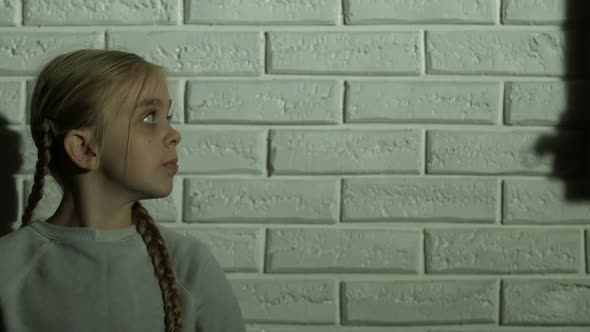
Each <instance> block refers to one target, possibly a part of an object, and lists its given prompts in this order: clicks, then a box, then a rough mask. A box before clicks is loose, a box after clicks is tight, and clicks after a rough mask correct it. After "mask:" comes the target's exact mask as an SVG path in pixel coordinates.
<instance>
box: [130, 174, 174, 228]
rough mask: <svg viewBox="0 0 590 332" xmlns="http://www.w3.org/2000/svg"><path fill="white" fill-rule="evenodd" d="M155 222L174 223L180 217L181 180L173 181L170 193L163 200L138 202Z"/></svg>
mask: <svg viewBox="0 0 590 332" xmlns="http://www.w3.org/2000/svg"><path fill="white" fill-rule="evenodd" d="M140 202H141V204H142V205H143V206H144V207H145V208H146V210H148V212H149V213H150V215H151V216H152V218H154V220H155V221H157V222H165V223H172V222H176V220H177V219H178V218H179V215H180V211H181V210H180V209H181V204H182V179H181V178H180V177H175V178H174V179H173V188H172V193H170V195H168V196H167V197H164V198H159V199H146V200H142V201H140Z"/></svg>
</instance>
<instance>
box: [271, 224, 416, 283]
mask: <svg viewBox="0 0 590 332" xmlns="http://www.w3.org/2000/svg"><path fill="white" fill-rule="evenodd" d="M421 243H422V240H421V234H420V232H419V231H415V230H399V229H397V230H385V229H317V228H313V229H271V230H270V231H269V234H268V243H267V253H266V258H267V259H266V262H267V264H268V265H267V272H307V273H319V272H345V273H355V272H373V273H378V272H391V273H418V270H419V267H418V264H419V263H420V261H421V258H420V256H421V246H422V245H421Z"/></svg>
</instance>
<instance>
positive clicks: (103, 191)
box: [0, 49, 245, 332]
mask: <svg viewBox="0 0 590 332" xmlns="http://www.w3.org/2000/svg"><path fill="white" fill-rule="evenodd" d="M173 102H180V101H172V100H171V98H170V94H169V91H168V88H167V83H166V72H165V70H164V68H163V67H161V66H158V65H156V64H153V63H150V62H148V61H146V60H145V59H143V58H142V57H140V56H138V55H136V54H133V53H129V52H124V51H120V50H98V49H82V50H76V51H71V52H68V53H65V54H62V55H59V56H57V57H55V58H54V59H52V60H51V61H49V62H48V63H47V64H46V65H45V66H44V67H43V68H42V70H41V71H40V72H39V75H38V76H37V78H36V81H35V87H34V90H33V93H32V96H31V102H30V105H31V106H30V129H31V135H32V138H33V141H34V142H35V145H36V147H37V149H38V160H37V163H36V167H35V173H34V178H33V179H34V183H33V186H32V189H31V192H30V195H29V196H28V199H27V201H26V204H25V206H24V210H23V217H22V221H21V225H20V228H19V229H18V230H17V231H15V232H13V233H11V234H9V235H6V236H4V237H2V238H0V251H2V252H3V255H4V257H3V263H4V264H3V265H2V267H0V287H1V288H0V309H1V312H0V314H1V315H2V318H3V324H4V325H5V326H3V327H0V330H2V328H3V329H4V330H5V331H25V332H26V331H41V330H42V331H48V332H52V331H128V332H133V331H142V332H145V331H167V332H172V331H176V332H179V331H203V332H207V331H219V332H221V331H228V332H229V331H244V329H245V328H244V322H243V318H242V314H241V311H240V308H239V305H238V302H237V299H236V297H235V295H234V294H233V291H232V289H231V286H230V284H229V282H228V280H227V279H226V277H225V275H224V273H223V271H222V269H221V267H220V265H219V263H218V262H217V261H216V259H215V258H214V256H213V254H212V253H211V252H210V251H209V249H208V248H207V247H206V246H205V245H203V244H202V243H200V241H198V240H196V239H195V238H191V237H188V236H185V235H183V234H180V233H177V232H175V231H173V230H171V229H167V228H165V227H159V226H158V225H157V223H156V221H155V220H154V219H153V218H152V217H151V216H150V214H149V212H148V211H147V210H146V209H145V208H144V207H143V206H142V204H141V203H140V202H139V201H140V200H145V199H158V198H164V197H167V196H168V195H170V193H171V192H172V189H173V188H172V187H173V179H174V176H175V175H176V173H177V170H178V166H177V162H178V154H177V146H178V144H179V143H180V141H181V139H182V136H181V134H180V133H179V132H178V131H177V130H176V129H175V128H174V127H173V126H172V123H171V116H170V114H169V112H170V109H171V104H172V103H173ZM46 176H51V177H52V178H54V179H55V181H56V182H57V184H58V185H59V186H60V188H61V189H62V192H63V196H62V200H61V202H60V204H59V207H58V208H57V210H56V211H55V213H54V214H53V215H52V216H50V217H49V218H47V219H46V220H35V219H34V218H33V216H34V212H35V209H36V207H37V205H38V203H39V201H40V200H41V198H42V197H43V188H44V185H45V177H46Z"/></svg>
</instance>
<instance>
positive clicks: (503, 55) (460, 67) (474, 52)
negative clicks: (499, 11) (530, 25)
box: [426, 30, 566, 76]
mask: <svg viewBox="0 0 590 332" xmlns="http://www.w3.org/2000/svg"><path fill="white" fill-rule="evenodd" d="M565 42H566V38H565V33H564V32H563V31H557V30H547V31H544V30H538V31H522V30H514V31H508V30H503V31H427V32H426V45H427V47H426V53H427V54H426V71H427V73H429V74H453V73H457V74H491V75H531V76H534V75H542V76H557V75H562V74H564V73H565Z"/></svg>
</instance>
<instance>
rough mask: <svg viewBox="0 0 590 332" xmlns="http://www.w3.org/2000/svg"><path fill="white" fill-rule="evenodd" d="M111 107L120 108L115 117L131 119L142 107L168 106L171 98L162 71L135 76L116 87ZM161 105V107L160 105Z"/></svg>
mask: <svg viewBox="0 0 590 332" xmlns="http://www.w3.org/2000/svg"><path fill="white" fill-rule="evenodd" d="M115 89H116V93H115V95H114V96H113V97H114V98H112V99H111V106H114V108H118V110H113V111H115V113H117V114H115V115H114V116H115V117H118V116H121V115H123V114H125V115H127V117H130V116H132V115H133V113H134V112H135V111H136V109H137V108H138V107H140V106H148V105H153V106H168V105H167V104H168V103H169V100H170V97H169V94H168V85H167V83H166V76H165V74H164V73H162V72H161V71H160V70H153V71H149V72H146V73H142V74H141V75H134V76H132V77H130V78H129V79H127V80H125V81H124V82H122V83H121V84H120V85H119V86H118V87H115ZM160 104H161V105H160Z"/></svg>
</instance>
